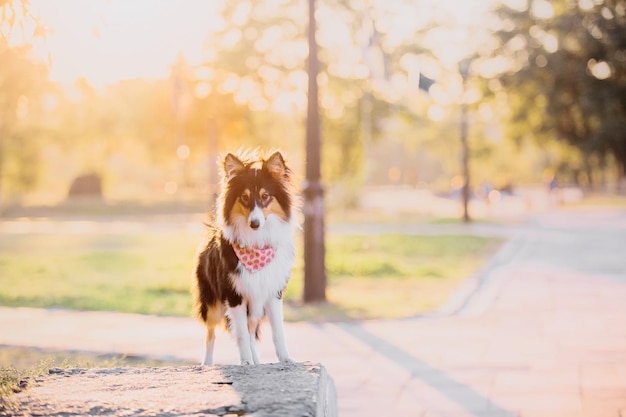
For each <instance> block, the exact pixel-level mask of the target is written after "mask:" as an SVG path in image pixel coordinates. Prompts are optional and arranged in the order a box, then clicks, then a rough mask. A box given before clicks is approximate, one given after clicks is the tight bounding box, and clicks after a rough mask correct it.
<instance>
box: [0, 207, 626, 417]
mask: <svg viewBox="0 0 626 417" xmlns="http://www.w3.org/2000/svg"><path fill="white" fill-rule="evenodd" d="M476 232H478V230H477V231H476ZM433 233H434V231H433ZM485 233H486V232H485ZM508 233H509V235H510V236H512V237H511V238H510V240H509V241H508V243H507V244H506V245H505V246H504V247H503V248H502V249H501V250H500V251H499V252H498V253H497V254H496V255H495V256H494V258H493V259H492V260H491V261H490V262H489V263H488V264H487V265H486V266H485V267H484V268H483V269H482V270H481V271H480V272H479V273H478V274H476V275H475V276H473V277H470V278H468V280H467V281H466V283H465V284H464V285H463V287H462V288H460V289H459V291H458V293H457V294H456V295H455V296H454V297H452V299H451V300H450V302H449V303H447V304H446V305H445V306H443V307H442V309H441V310H439V311H438V312H437V313H436V314H433V315H430V316H425V317H417V318H410V319H404V320H391V321H389V320H387V321H366V322H359V323H317V324H315V323H287V325H286V333H287V339H288V345H289V347H290V351H291V354H292V356H293V357H294V358H295V359H296V360H299V361H311V362H321V363H323V364H324V366H325V367H326V368H327V369H328V371H329V373H330V375H331V376H332V377H333V379H334V380H335V383H336V385H337V391H338V396H339V412H340V415H341V416H343V417H348V416H350V417H351V416H355V417H356V416H359V417H367V416H392V415H398V416H400V415H401V416H421V417H448V416H449V417H461V416H468V417H471V416H476V417H479V416H480V417H513V416H521V417H543V416H546V417H548V416H549V417H560V416H567V417H577V416H587V417H605V416H606V417H626V211H624V210H608V209H607V210H576V211H558V212H553V213H547V214H543V215H539V216H536V217H534V218H533V219H531V221H530V222H528V224H527V225H526V226H524V227H522V226H516V227H515V229H510V230H509V232H508ZM202 339H203V334H202V329H201V326H200V325H199V324H198V323H196V322H195V321H194V320H192V319H190V318H172V317H156V316H142V315H132V314H117V313H106V312H73V311H66V310H41V309H27V308H23V309H10V308H0V345H10V346H32V347H39V348H43V349H59V350H68V349H73V350H80V351H89V352H102V353H105V352H106V353H111V352H116V353H127V354H136V355H147V356H151V357H157V358H168V359H181V360H191V361H195V360H197V358H199V357H200V354H201V345H202ZM261 355H262V358H263V359H264V360H265V361H273V360H274V355H273V352H272V347H271V341H270V338H269V337H268V338H265V342H264V343H263V344H262V349H261ZM215 356H216V358H215V359H216V361H217V362H219V363H229V364H230V363H237V357H238V354H237V348H236V346H235V345H234V343H233V341H232V339H231V338H230V337H228V336H227V335H225V334H219V335H218V340H217V343H216V355H215Z"/></svg>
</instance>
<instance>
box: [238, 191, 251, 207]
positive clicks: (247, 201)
mask: <svg viewBox="0 0 626 417" xmlns="http://www.w3.org/2000/svg"><path fill="white" fill-rule="evenodd" d="M239 201H241V204H243V205H244V206H247V205H249V204H250V196H249V195H248V194H242V195H241V196H240V197H239Z"/></svg>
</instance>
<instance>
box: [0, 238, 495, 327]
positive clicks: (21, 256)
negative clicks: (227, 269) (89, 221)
mask: <svg viewBox="0 0 626 417" xmlns="http://www.w3.org/2000/svg"><path fill="white" fill-rule="evenodd" d="M198 241H199V236H196V235H192V234H186V233H183V232H180V233H179V232H171V233H145V234H128V235H119V234H110V235H109V234H64V235H52V234H41V235H2V236H0V305H4V306H28V307H62V308H69V309H79V310H114V311H121V312H132V313H145V314H158V315H177V316H187V315H190V311H191V305H192V303H191V296H190V285H191V271H192V269H193V257H194V253H195V249H196V247H197V245H198ZM500 243H501V241H500V240H497V239H492V238H484V237H476V236H403V235H382V236H344V235H337V236H333V235H330V236H327V245H326V246H327V270H328V300H329V303H328V304H324V305H322V306H313V307H311V306H302V305H301V303H300V301H299V300H300V299H301V294H302V287H303V277H302V260H301V256H298V261H297V263H296V266H295V268H294V273H293V276H292V280H291V282H290V284H289V286H288V289H287V292H286V294H285V300H286V313H285V315H286V318H287V320H336V319H348V318H356V319H361V318H387V317H406V316H410V315H415V314H420V313H423V312H426V311H429V310H432V309H433V308H436V307H437V306H438V305H440V304H441V303H442V302H444V301H445V300H446V298H447V297H448V295H449V294H450V293H451V292H452V291H453V290H454V289H455V288H456V287H457V286H458V284H459V283H460V281H461V280H462V279H463V278H465V277H467V276H468V275H469V274H471V273H472V272H474V271H475V270H476V269H478V268H479V267H480V266H481V265H482V264H483V263H484V261H485V260H486V259H487V258H488V257H489V256H490V255H491V254H493V252H494V251H495V250H496V249H497V248H498V247H499V245H500ZM298 254H299V255H301V250H300V249H298Z"/></svg>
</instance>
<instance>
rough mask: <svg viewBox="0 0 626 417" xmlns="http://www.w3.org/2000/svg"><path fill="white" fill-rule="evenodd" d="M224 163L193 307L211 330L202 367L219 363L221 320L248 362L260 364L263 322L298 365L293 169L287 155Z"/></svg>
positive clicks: (282, 357)
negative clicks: (288, 324)
mask: <svg viewBox="0 0 626 417" xmlns="http://www.w3.org/2000/svg"><path fill="white" fill-rule="evenodd" d="M222 165H223V166H222V168H223V170H222V186H221V191H220V195H219V196H218V200H217V201H218V202H217V213H216V219H215V220H214V222H213V224H210V225H207V226H208V235H207V237H206V240H205V241H204V242H202V243H201V245H200V248H199V251H198V254H197V256H196V264H195V280H194V284H195V285H194V286H193V293H194V306H195V308H194V309H195V313H196V315H197V317H198V318H199V319H200V320H201V322H203V323H204V325H205V326H206V331H207V333H206V345H205V351H204V357H203V360H202V364H203V365H212V364H213V349H214V346H215V328H216V326H218V325H219V324H221V323H224V324H225V326H226V329H227V330H229V331H230V332H231V333H232V334H233V335H234V336H235V338H236V341H237V345H238V347H239V354H240V359H241V364H242V365H251V364H259V363H260V360H259V352H258V347H257V341H258V340H259V338H260V325H261V322H262V320H263V319H264V318H267V319H268V320H269V323H270V327H271V329H272V337H273V342H274V347H275V350H276V356H277V357H278V360H279V361H280V362H293V360H292V359H291V357H290V356H289V352H288V351H287V347H286V344H285V334H284V327H283V305H282V294H283V291H284V290H285V288H286V286H287V283H288V281H289V278H290V275H291V270H292V267H293V262H294V258H295V248H294V237H293V235H294V226H295V216H294V215H295V213H294V211H295V210H296V206H297V205H296V198H295V193H294V191H293V190H294V187H293V183H292V173H291V170H290V169H289V168H288V167H287V165H286V163H285V160H284V158H283V155H282V154H281V153H280V151H275V152H274V153H272V154H271V155H270V156H269V158H267V159H260V158H258V156H257V152H256V151H253V152H243V153H241V152H240V153H239V154H238V155H237V156H236V155H233V154H232V153H229V154H227V155H226V156H225V157H224V158H223V163H222Z"/></svg>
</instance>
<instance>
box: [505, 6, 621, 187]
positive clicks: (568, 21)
mask: <svg viewBox="0 0 626 417" xmlns="http://www.w3.org/2000/svg"><path fill="white" fill-rule="evenodd" d="M498 15H499V17H500V19H501V20H500V21H501V25H500V26H501V28H500V30H499V31H498V32H497V33H496V37H497V39H498V42H499V45H498V48H497V49H496V52H495V54H496V55H497V56H498V57H505V58H506V59H507V61H506V62H507V70H506V71H505V72H504V73H503V74H501V76H500V77H499V78H500V81H501V82H502V85H503V87H504V90H505V91H506V92H507V95H508V103H509V105H510V108H511V114H512V119H511V121H510V123H511V124H510V127H512V129H510V132H511V134H512V136H513V137H514V138H516V139H518V140H519V139H522V138H523V137H528V136H532V137H534V138H535V139H536V140H538V141H539V142H540V143H544V144H545V143H548V142H551V141H562V142H565V143H567V144H570V145H572V146H574V147H575V148H577V149H578V150H579V151H580V152H581V155H582V156H583V158H582V160H583V165H584V166H583V167H579V168H580V169H583V170H585V171H587V177H588V178H587V180H588V181H591V178H592V175H591V174H590V171H591V170H592V168H594V167H596V166H604V164H605V163H606V162H607V158H613V160H614V162H615V164H616V166H617V167H618V170H619V171H618V173H619V175H620V176H624V175H625V174H626V172H625V171H624V167H625V166H626V99H625V97H626V8H625V6H624V3H623V2H620V1H618V0H580V1H577V2H572V1H567V0H559V1H552V2H547V1H545V0H531V1H530V2H528V4H527V5H526V6H525V7H521V8H514V7H510V6H506V5H504V6H502V7H501V8H500V9H499V10H498ZM576 169H577V168H576V167H574V170H576ZM575 179H576V178H575Z"/></svg>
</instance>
